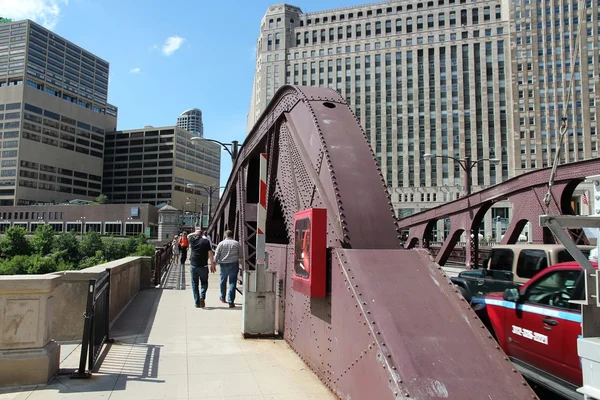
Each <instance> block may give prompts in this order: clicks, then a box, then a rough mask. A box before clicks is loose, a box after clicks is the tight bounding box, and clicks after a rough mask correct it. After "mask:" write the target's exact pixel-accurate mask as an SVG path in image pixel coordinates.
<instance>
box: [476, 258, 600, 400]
mask: <svg viewBox="0 0 600 400" xmlns="http://www.w3.org/2000/svg"><path fill="white" fill-rule="evenodd" d="M592 265H594V267H595V268H598V263H597V262H592ZM584 292H585V288H584V278H583V270H582V268H581V266H580V265H579V264H577V263H576V262H568V263H561V264H557V265H555V266H552V267H548V268H546V269H544V270H543V271H541V272H540V273H539V274H537V275H536V276H535V277H534V278H532V279H531V280H529V281H528V282H527V283H525V284H523V285H522V286H521V287H520V288H508V289H506V290H505V291H504V292H503V293H502V292H497V293H490V294H488V295H486V296H481V297H474V298H473V299H472V305H473V308H474V310H475V312H476V313H477V315H479V317H480V318H481V320H482V321H483V322H484V324H485V325H486V326H487V327H488V329H489V330H490V332H491V333H492V334H493V335H494V337H495V339H496V340H497V341H498V344H499V345H500V347H501V348H502V350H504V352H505V353H506V355H507V356H508V357H509V358H510V360H511V361H512V362H513V364H514V365H515V366H516V368H517V369H518V370H519V372H521V373H522V374H523V376H524V377H526V378H528V379H530V380H532V381H534V382H535V383H537V384H538V385H541V386H544V387H546V388H547V389H550V390H552V391H554V392H555V393H558V394H560V395H561V396H564V397H566V398H569V399H583V396H582V395H580V394H579V393H577V392H575V390H576V389H577V388H578V387H580V386H582V383H583V376H582V372H581V362H580V360H579V356H578V354H577V338H578V337H579V336H580V335H581V306H580V305H579V304H574V303H571V302H570V300H582V299H583V298H584Z"/></svg>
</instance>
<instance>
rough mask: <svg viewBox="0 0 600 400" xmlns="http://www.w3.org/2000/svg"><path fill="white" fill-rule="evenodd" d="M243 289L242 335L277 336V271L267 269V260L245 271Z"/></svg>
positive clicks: (249, 336) (247, 336)
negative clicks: (253, 268) (252, 269)
mask: <svg viewBox="0 0 600 400" xmlns="http://www.w3.org/2000/svg"><path fill="white" fill-rule="evenodd" d="M243 289H244V290H243V292H244V303H243V306H242V335H243V336H244V337H245V338H251V337H272V336H275V273H274V272H268V271H267V265H266V262H265V263H263V264H257V265H256V270H254V271H244V287H243Z"/></svg>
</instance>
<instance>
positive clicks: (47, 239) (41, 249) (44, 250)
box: [29, 224, 54, 256]
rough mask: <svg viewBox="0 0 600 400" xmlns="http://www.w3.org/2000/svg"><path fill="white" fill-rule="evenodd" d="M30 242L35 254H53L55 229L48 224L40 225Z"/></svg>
mask: <svg viewBox="0 0 600 400" xmlns="http://www.w3.org/2000/svg"><path fill="white" fill-rule="evenodd" d="M29 244H30V245H31V250H32V251H33V253H34V254H39V255H41V256H45V255H48V254H51V253H52V248H53V247H54V229H52V227H51V226H50V225H48V224H43V225H38V227H37V229H36V230H35V233H34V234H33V237H32V238H31V239H30V240H29Z"/></svg>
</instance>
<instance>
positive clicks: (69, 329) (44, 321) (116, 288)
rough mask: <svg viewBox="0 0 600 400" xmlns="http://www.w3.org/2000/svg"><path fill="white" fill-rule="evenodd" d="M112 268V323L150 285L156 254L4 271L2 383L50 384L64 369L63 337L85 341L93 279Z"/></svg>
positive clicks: (0, 295)
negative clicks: (80, 266)
mask: <svg viewBox="0 0 600 400" xmlns="http://www.w3.org/2000/svg"><path fill="white" fill-rule="evenodd" d="M107 269H110V271H111V280H110V303H109V316H110V320H111V322H114V320H115V319H116V318H117V317H118V316H119V315H120V313H121V312H122V311H123V310H124V309H125V308H126V307H127V305H128V304H129V302H130V301H131V300H132V299H133V297H134V296H135V295H136V294H137V293H138V292H139V291H140V290H141V289H145V288H148V287H150V285H151V277H152V272H151V270H152V258H151V257H126V258H123V259H121V260H117V261H112V262H109V263H106V264H101V265H97V266H95V267H92V268H86V269H84V270H81V271H64V272H55V273H52V274H46V275H9V276H0V387H7V386H20V385H33V384H44V383H46V382H47V381H48V379H49V378H50V377H51V376H53V375H54V373H55V372H56V371H57V370H58V366H59V360H60V346H59V345H58V344H57V343H56V342H57V341H71V340H77V341H79V340H81V338H82V335H83V314H84V312H85V308H86V303H87V296H88V285H89V280H90V279H97V278H98V277H99V276H100V274H102V272H104V271H105V270H107Z"/></svg>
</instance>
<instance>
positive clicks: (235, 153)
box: [191, 136, 240, 162]
mask: <svg viewBox="0 0 600 400" xmlns="http://www.w3.org/2000/svg"><path fill="white" fill-rule="evenodd" d="M191 140H192V141H200V140H206V141H207V142H213V143H217V144H220V145H221V147H223V148H224V149H225V151H227V152H228V153H229V155H230V156H231V161H233V162H235V160H236V159H237V156H238V153H239V149H240V146H239V142H238V141H237V140H232V141H231V143H223V142H219V141H218V140H215V139H207V138H203V137H200V136H195V137H193V138H192V139H191ZM228 146H230V147H231V150H229V147H228Z"/></svg>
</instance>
